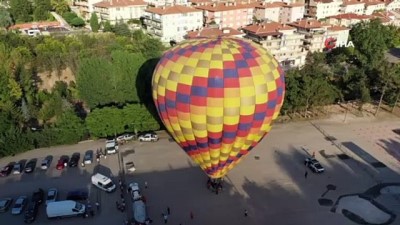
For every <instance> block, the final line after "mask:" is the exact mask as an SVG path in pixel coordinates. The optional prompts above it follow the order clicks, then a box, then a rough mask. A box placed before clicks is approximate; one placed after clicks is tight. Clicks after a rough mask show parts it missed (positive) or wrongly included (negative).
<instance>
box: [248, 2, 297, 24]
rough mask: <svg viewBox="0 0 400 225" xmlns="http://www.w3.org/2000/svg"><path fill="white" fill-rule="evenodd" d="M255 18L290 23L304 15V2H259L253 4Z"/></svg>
mask: <svg viewBox="0 0 400 225" xmlns="http://www.w3.org/2000/svg"><path fill="white" fill-rule="evenodd" d="M254 16H255V17H256V18H257V20H261V21H263V20H271V21H275V22H278V23H291V22H294V21H296V20H298V19H302V18H303V17H304V4H302V3H285V2H268V3H267V2H261V3H259V4H258V5H256V6H255V11H254Z"/></svg>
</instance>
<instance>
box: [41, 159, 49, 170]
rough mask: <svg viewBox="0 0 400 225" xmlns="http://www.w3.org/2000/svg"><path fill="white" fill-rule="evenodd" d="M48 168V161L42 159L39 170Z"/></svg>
mask: <svg viewBox="0 0 400 225" xmlns="http://www.w3.org/2000/svg"><path fill="white" fill-rule="evenodd" d="M49 166H50V160H48V159H43V160H42V163H41V164H40V169H42V170H47V169H48V168H49Z"/></svg>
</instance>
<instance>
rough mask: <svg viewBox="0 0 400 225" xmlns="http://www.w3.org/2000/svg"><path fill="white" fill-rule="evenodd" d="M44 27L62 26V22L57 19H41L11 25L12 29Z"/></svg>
mask: <svg viewBox="0 0 400 225" xmlns="http://www.w3.org/2000/svg"><path fill="white" fill-rule="evenodd" d="M43 27H61V24H60V22H57V21H40V22H32V23H20V24H15V25H13V26H11V27H10V28H9V29H10V30H18V29H30V28H43Z"/></svg>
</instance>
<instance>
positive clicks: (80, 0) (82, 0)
mask: <svg viewBox="0 0 400 225" xmlns="http://www.w3.org/2000/svg"><path fill="white" fill-rule="evenodd" d="M102 1H104V0H76V1H74V6H77V7H78V10H79V14H81V16H82V17H84V18H85V19H89V18H90V16H91V14H92V13H93V12H94V7H93V5H94V4H96V3H99V2H102Z"/></svg>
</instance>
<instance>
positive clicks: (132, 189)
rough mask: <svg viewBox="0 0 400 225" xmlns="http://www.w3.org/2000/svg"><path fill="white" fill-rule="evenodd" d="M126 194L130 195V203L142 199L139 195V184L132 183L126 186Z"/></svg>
mask: <svg viewBox="0 0 400 225" xmlns="http://www.w3.org/2000/svg"><path fill="white" fill-rule="evenodd" d="M128 192H129V193H130V194H131V197H132V201H137V200H140V199H141V198H142V195H141V194H140V189H139V184H138V183H135V182H132V183H130V184H129V185H128Z"/></svg>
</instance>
